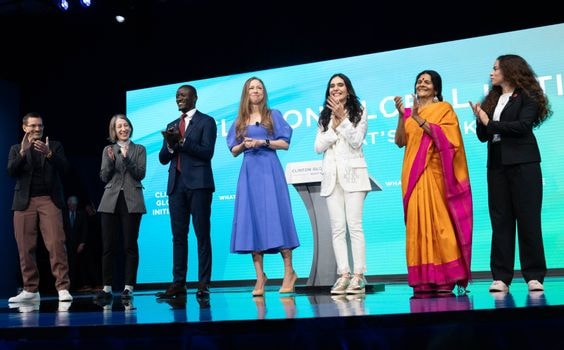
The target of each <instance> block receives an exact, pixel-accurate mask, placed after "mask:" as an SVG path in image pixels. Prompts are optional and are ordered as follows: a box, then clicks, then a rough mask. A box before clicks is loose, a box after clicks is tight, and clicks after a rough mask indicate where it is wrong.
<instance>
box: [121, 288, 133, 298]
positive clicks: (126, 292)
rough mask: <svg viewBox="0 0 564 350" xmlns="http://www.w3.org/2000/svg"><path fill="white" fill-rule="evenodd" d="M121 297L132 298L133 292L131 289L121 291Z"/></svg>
mask: <svg viewBox="0 0 564 350" xmlns="http://www.w3.org/2000/svg"><path fill="white" fill-rule="evenodd" d="M121 298H122V299H131V298H133V292H132V291H130V290H129V289H124V290H123V292H121Z"/></svg>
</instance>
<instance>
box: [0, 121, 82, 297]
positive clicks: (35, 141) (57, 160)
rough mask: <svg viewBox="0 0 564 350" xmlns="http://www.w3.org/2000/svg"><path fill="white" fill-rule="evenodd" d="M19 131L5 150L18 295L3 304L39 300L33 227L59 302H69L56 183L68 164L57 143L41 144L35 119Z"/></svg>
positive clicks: (61, 199) (59, 192) (60, 197)
mask: <svg viewBox="0 0 564 350" xmlns="http://www.w3.org/2000/svg"><path fill="white" fill-rule="evenodd" d="M22 127H23V130H24V132H25V135H24V137H23V139H22V142H21V143H18V144H15V145H12V147H11V148H10V154H9V156H8V174H9V175H10V176H12V177H13V178H15V179H16V187H15V189H14V199H13V202H12V210H13V211H14V235H15V238H16V243H17V246H18V253H19V257H20V268H21V272H22V279H23V290H22V292H21V293H19V294H18V295H17V296H14V297H11V298H10V299H8V302H10V303H20V302H37V301H39V299H40V296H39V270H38V268H37V261H36V258H35V250H36V248H37V238H38V236H37V235H38V226H39V231H40V232H41V235H42V237H43V241H44V242H45V247H46V248H47V250H48V252H49V256H50V262H51V272H52V274H53V276H54V277H55V288H56V289H57V291H58V293H59V301H72V296H71V295H70V293H69V291H68V290H69V288H70V280H69V275H68V272H69V267H68V261H67V252H66V249H65V231H64V229H63V217H62V214H61V209H62V208H64V206H65V203H64V196H63V188H62V187H63V186H62V181H61V177H62V176H63V175H64V173H66V171H67V170H68V161H67V159H66V157H65V153H64V150H63V146H62V145H61V144H60V143H59V142H57V141H51V142H49V138H48V137H46V138H45V141H43V140H42V137H43V119H42V118H41V116H40V115H39V114H38V113H28V114H26V115H25V116H24V117H23V120H22ZM37 223H39V225H38V224H37Z"/></svg>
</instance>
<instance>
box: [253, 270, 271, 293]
mask: <svg viewBox="0 0 564 350" xmlns="http://www.w3.org/2000/svg"><path fill="white" fill-rule="evenodd" d="M266 281H268V278H266V274H262V283H259V280H258V279H257V283H256V284H255V289H253V292H252V293H253V296H254V297H258V296H261V295H264V285H265V284H266ZM259 285H260V286H259Z"/></svg>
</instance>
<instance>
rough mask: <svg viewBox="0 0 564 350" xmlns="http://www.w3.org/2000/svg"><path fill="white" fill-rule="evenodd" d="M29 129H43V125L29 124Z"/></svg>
mask: <svg viewBox="0 0 564 350" xmlns="http://www.w3.org/2000/svg"><path fill="white" fill-rule="evenodd" d="M27 127H28V128H32V129H43V124H29V125H27Z"/></svg>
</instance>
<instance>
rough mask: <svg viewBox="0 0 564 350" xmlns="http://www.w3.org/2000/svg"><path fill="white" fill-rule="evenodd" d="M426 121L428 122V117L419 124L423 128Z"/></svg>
mask: <svg viewBox="0 0 564 350" xmlns="http://www.w3.org/2000/svg"><path fill="white" fill-rule="evenodd" d="M426 122H427V119H423V123H421V124H419V127H420V128H422V127H423V125H425V123H426Z"/></svg>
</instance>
